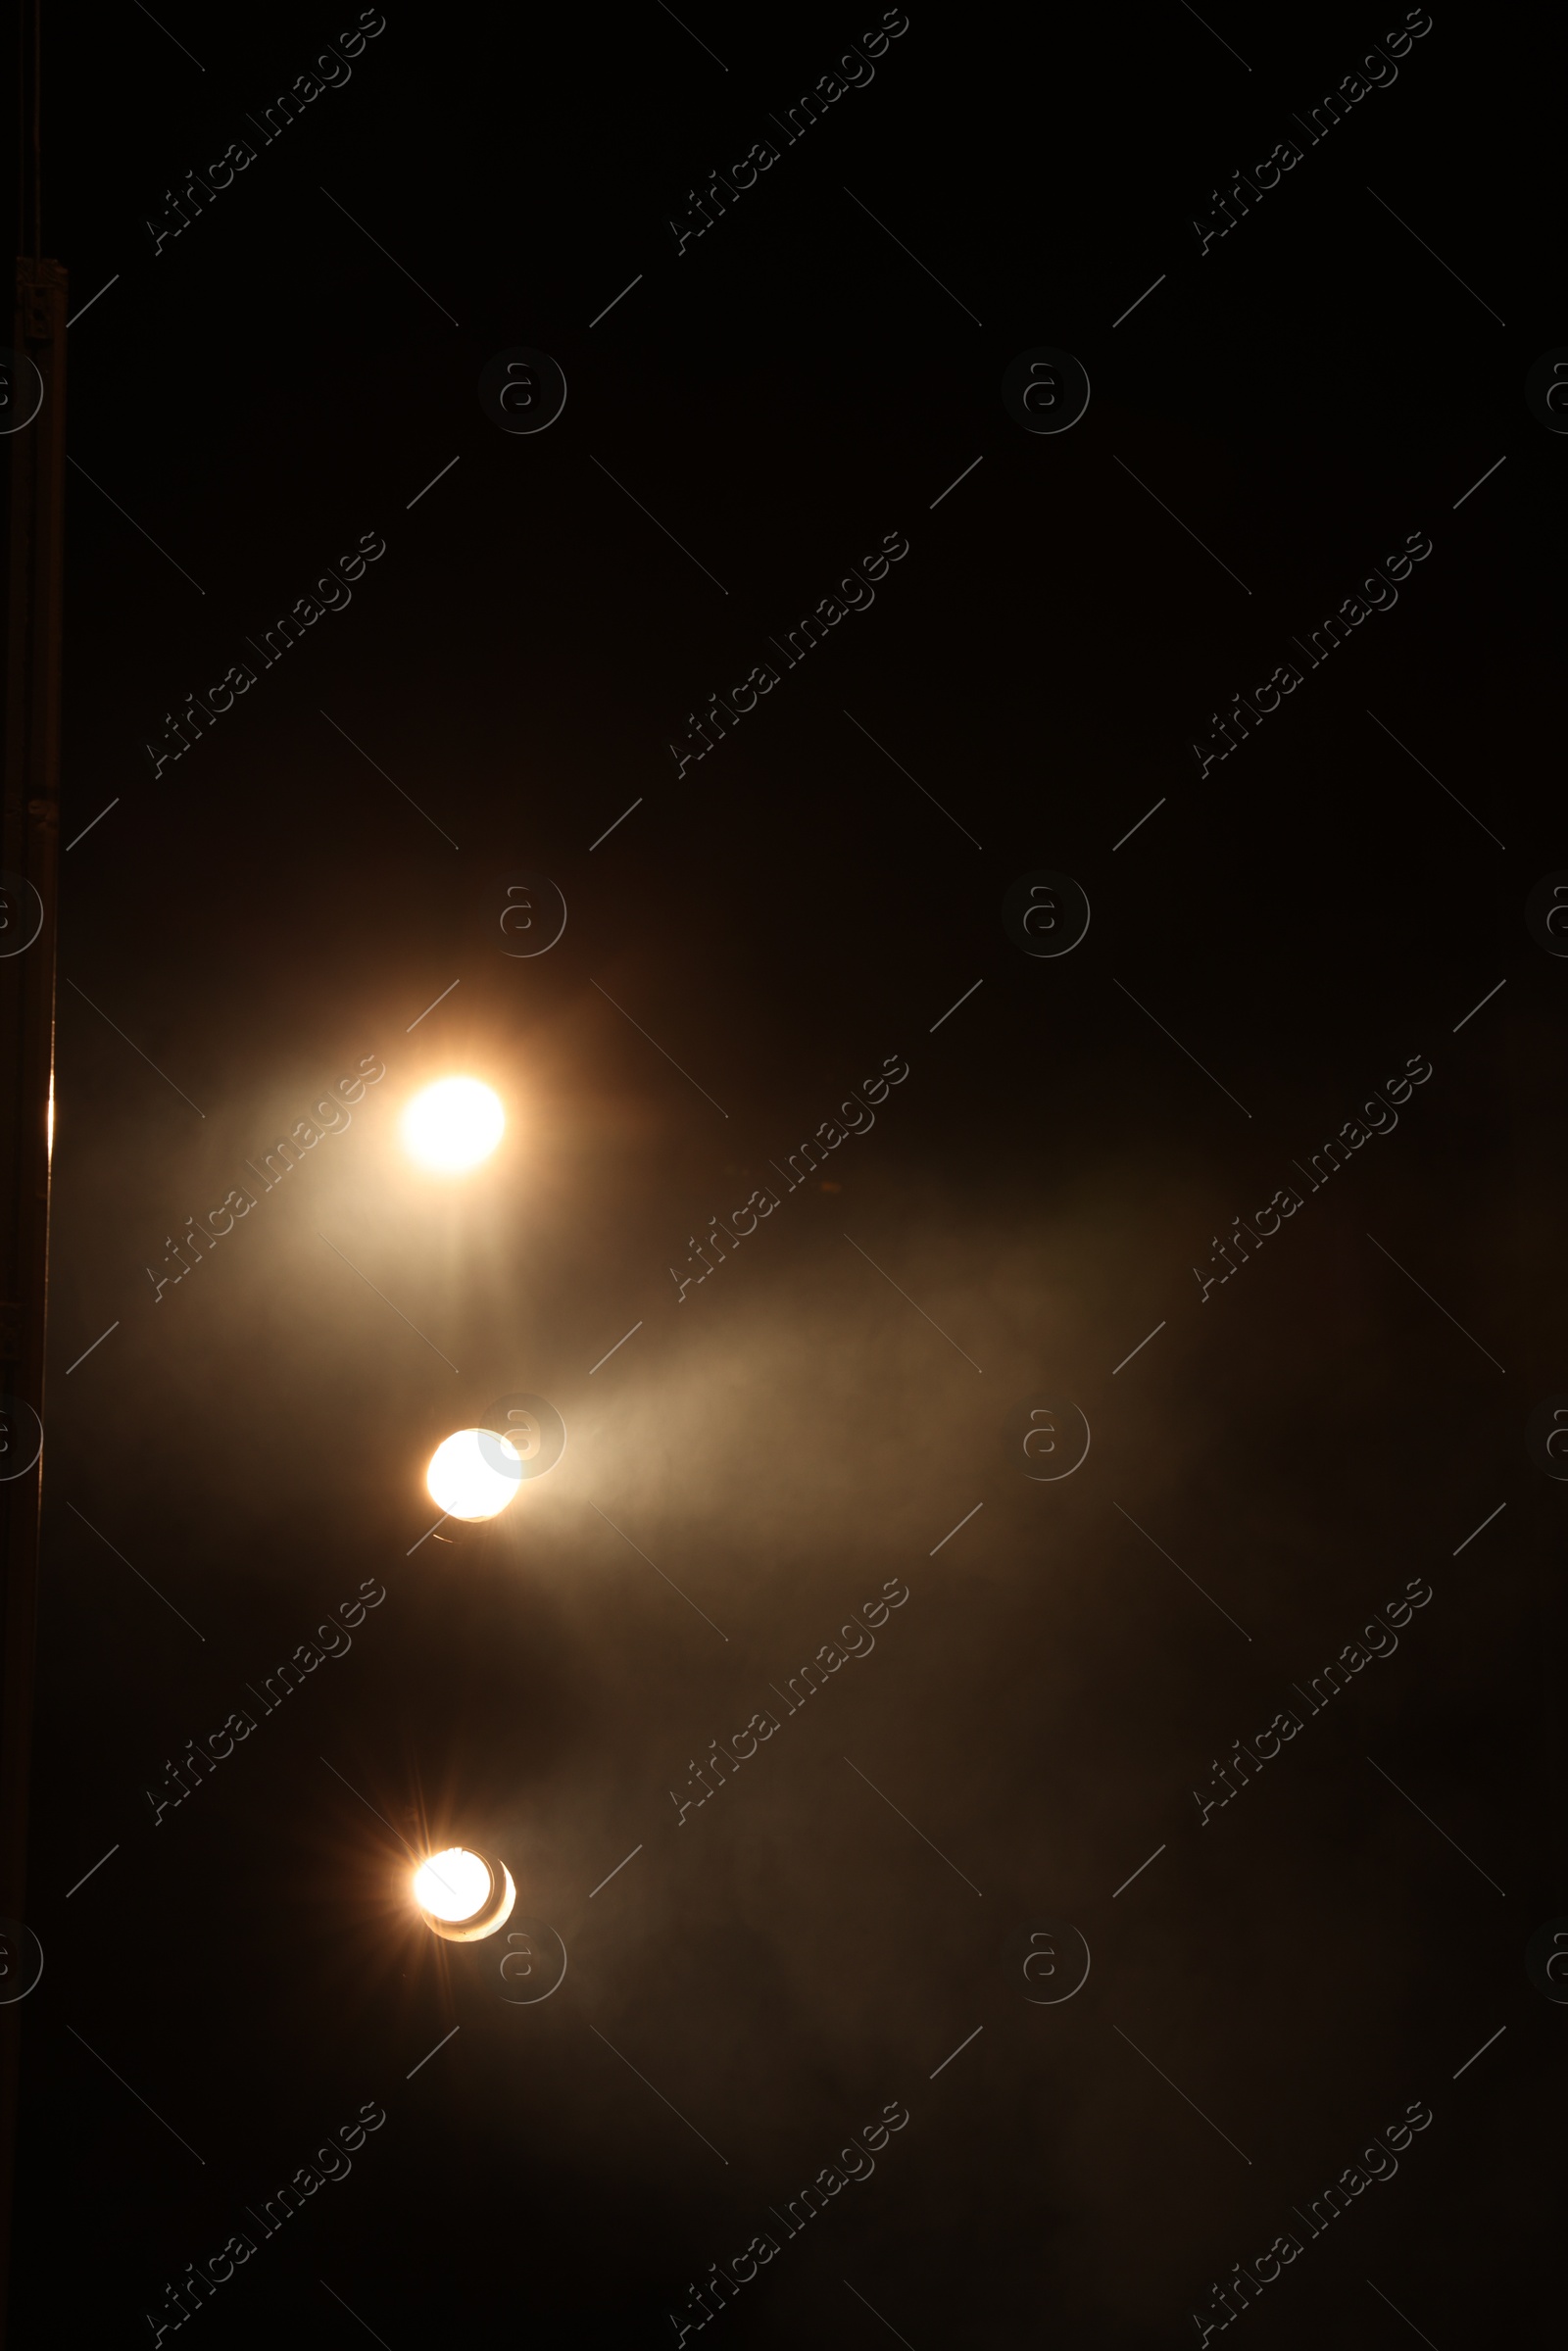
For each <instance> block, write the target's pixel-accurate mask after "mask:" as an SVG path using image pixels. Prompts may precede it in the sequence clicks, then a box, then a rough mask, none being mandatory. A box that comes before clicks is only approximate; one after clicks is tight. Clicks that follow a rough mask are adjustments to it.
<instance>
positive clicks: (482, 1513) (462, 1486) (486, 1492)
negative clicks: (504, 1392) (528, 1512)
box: [424, 1429, 522, 1526]
mask: <svg viewBox="0 0 1568 2351" xmlns="http://www.w3.org/2000/svg"><path fill="white" fill-rule="evenodd" d="M424 1483H425V1486H426V1488H427V1490H428V1492H429V1495H430V1499H431V1501H432V1502H434V1503H435V1505H436V1507H437V1508H438V1509H440V1510H443V1511H445V1513H446V1515H447V1517H448V1518H461V1519H463V1520H465V1521H466V1523H467V1524H468V1525H469V1526H475V1525H478V1524H480V1523H482V1522H483V1521H484V1520H485V1519H487V1518H495V1517H497V1516H498V1515H499V1514H500V1512H501V1511H503V1510H505V1508H506V1506H507V1504H508V1503H509V1502H510V1501H511V1499H512V1497H513V1495H514V1494H515V1493H516V1491H517V1488H518V1487H519V1486H520V1484H521V1483H522V1456H521V1454H520V1453H519V1452H518V1451H517V1448H516V1446H515V1445H514V1444H513V1443H512V1441H511V1439H510V1438H508V1437H503V1436H501V1435H500V1434H499V1433H498V1432H497V1431H496V1430H494V1429H458V1430H455V1431H454V1433H453V1434H452V1435H451V1436H450V1437H447V1438H443V1440H442V1442H441V1443H440V1444H439V1445H437V1446H436V1448H435V1451H434V1452H433V1453H432V1454H431V1455H430V1465H429V1467H428V1469H427V1470H426V1471H425V1473H424Z"/></svg>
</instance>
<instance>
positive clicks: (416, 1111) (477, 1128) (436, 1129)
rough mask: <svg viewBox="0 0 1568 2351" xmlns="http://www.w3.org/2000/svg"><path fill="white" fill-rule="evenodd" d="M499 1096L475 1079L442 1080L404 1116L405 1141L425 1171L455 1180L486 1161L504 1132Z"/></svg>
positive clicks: (505, 1120)
mask: <svg viewBox="0 0 1568 2351" xmlns="http://www.w3.org/2000/svg"><path fill="white" fill-rule="evenodd" d="M506 1128H507V1114H506V1111H505V1110H504V1109H503V1108H502V1106H501V1099H500V1097H499V1095H495V1094H492V1093H491V1091H490V1088H489V1087H488V1086H481V1085H480V1083H479V1081H478V1079H477V1078H442V1080H441V1081H440V1083H439V1084H438V1085H435V1086H426V1088H425V1090H424V1092H423V1093H422V1094H417V1095H416V1096H415V1098H414V1100H413V1102H410V1104H409V1106H408V1108H407V1109H406V1110H405V1111H404V1113H403V1142H404V1146H405V1148H406V1150H407V1151H409V1152H410V1153H411V1155H412V1156H413V1157H414V1158H416V1159H417V1160H418V1161H419V1162H420V1164H421V1165H422V1166H425V1167H433V1168H436V1169H438V1170H439V1171H440V1173H442V1174H443V1175H457V1174H460V1173H461V1172H462V1171H463V1169H465V1168H466V1167H477V1165H478V1164H479V1161H480V1160H481V1159H488V1158H489V1156H490V1153H491V1152H492V1151H494V1150H495V1148H496V1145H497V1144H498V1143H499V1142H500V1141H501V1138H502V1136H503V1135H504V1134H505V1133H506Z"/></svg>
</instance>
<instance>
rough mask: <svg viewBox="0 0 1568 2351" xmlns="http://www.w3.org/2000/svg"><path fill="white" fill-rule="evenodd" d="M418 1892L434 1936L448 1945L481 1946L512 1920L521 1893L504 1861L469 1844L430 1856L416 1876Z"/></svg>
mask: <svg viewBox="0 0 1568 2351" xmlns="http://www.w3.org/2000/svg"><path fill="white" fill-rule="evenodd" d="M412 1890H413V1893H414V1899H415V1901H416V1903H417V1905H418V1908H419V1912H420V1915H421V1916H422V1918H423V1920H424V1923H425V1925H426V1926H427V1927H428V1928H429V1930H430V1932H431V1934H432V1935H440V1936H441V1938H442V1940H443V1941H444V1942H455V1943H471V1942H482V1941H483V1940H484V1938H485V1937H486V1935H494V1934H496V1933H497V1931H498V1930H499V1929H500V1928H502V1927H504V1926H505V1925H506V1923H507V1921H508V1919H509V1918H510V1917H511V1916H512V1907H513V1904H514V1903H515V1901H516V1899H517V1889H516V1886H515V1885H514V1884H513V1880H512V1872H511V1871H510V1870H509V1869H508V1867H507V1865H506V1863H505V1862H504V1861H492V1860H490V1859H489V1858H487V1856H486V1855H485V1854H483V1853H475V1852H472V1851H471V1850H470V1849H469V1848H468V1847H467V1846H466V1845H448V1846H447V1848H446V1850H445V1852H442V1853H430V1854H428V1855H427V1856H426V1857H425V1859H424V1860H423V1861H421V1862H420V1864H419V1866H418V1868H417V1870H416V1871H415V1873H414V1880H413V1889H412Z"/></svg>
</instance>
